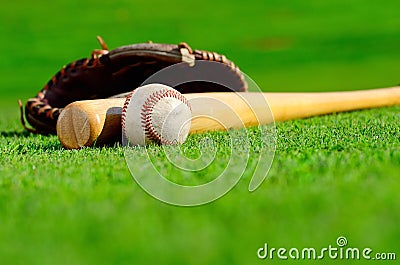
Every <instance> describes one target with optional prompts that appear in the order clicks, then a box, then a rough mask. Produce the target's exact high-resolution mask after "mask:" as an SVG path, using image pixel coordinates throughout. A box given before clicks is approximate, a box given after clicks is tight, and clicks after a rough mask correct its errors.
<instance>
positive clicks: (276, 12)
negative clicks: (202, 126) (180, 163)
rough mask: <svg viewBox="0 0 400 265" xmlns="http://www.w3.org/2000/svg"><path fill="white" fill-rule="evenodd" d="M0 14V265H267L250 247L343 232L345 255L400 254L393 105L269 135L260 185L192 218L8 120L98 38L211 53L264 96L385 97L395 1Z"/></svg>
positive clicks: (16, 7) (112, 6)
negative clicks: (271, 154) (273, 142)
mask: <svg viewBox="0 0 400 265" xmlns="http://www.w3.org/2000/svg"><path fill="white" fill-rule="evenodd" d="M1 6H2V8H1V9H0V21H1V22H0V25H1V27H0V36H1V38H2V41H1V42H0V51H1V53H2V55H1V60H0V73H1V79H0V95H1V96H0V104H1V107H0V111H1V117H0V118H1V120H0V133H1V141H0V142H1V145H2V146H1V150H0V161H1V166H0V180H1V181H0V184H1V185H0V189H1V190H0V264H265V263H279V260H273V261H270V260H266V261H260V260H258V259H257V258H256V250H257V249H258V248H259V247H261V246H262V245H263V244H264V242H267V243H269V244H271V245H272V246H274V247H280V246H286V247H298V248H301V247H306V246H308V247H316V248H318V247H326V246H327V245H328V244H332V245H334V244H335V240H336V238H337V237H338V236H340V235H342V234H343V235H345V236H348V240H349V242H350V245H351V246H354V247H360V248H362V247H366V246H369V247H372V248H374V249H375V250H376V251H397V252H398V253H397V254H398V255H400V251H399V245H400V244H399V243H400V229H399V227H398V224H399V221H400V216H399V214H400V212H399V207H400V205H399V201H400V197H399V190H398V189H399V187H400V185H399V180H398V177H399V171H400V170H399V169H400V154H399V151H398V150H399V147H400V143H399V120H400V119H399V114H398V111H399V110H400V109H399V108H398V107H393V108H385V109H381V110H371V111H364V112H358V113H356V114H353V113H346V114H343V115H339V116H338V117H336V116H329V117H322V118H315V119H309V120H306V121H295V122H288V123H285V124H278V132H279V133H278V135H279V137H280V140H278V150H277V156H276V159H275V161H274V164H273V167H272V169H271V175H270V179H268V180H267V181H266V182H265V183H264V184H263V186H262V188H261V189H259V190H257V191H256V192H255V193H252V194H250V193H248V192H247V191H246V187H247V186H246V185H247V183H248V182H246V184H242V185H239V187H237V188H235V189H234V190H233V191H232V192H231V193H230V194H228V195H227V196H225V197H224V198H222V199H221V200H219V201H217V202H215V203H213V204H210V205H207V206H203V207H195V208H180V207H172V206H169V205H165V204H163V203H160V202H158V201H156V200H154V199H152V198H150V197H149V196H147V195H146V194H145V193H144V192H143V191H142V190H141V189H140V188H139V187H138V186H137V185H136V184H135V183H134V182H133V181H131V179H130V178H129V175H128V174H127V169H126V165H125V163H123V162H124V161H123V154H122V151H121V150H120V149H116V150H114V149H105V150H104V149H89V150H84V151H81V152H80V151H66V150H62V148H61V147H60V144H59V143H58V141H57V139H56V138H55V137H49V138H46V137H42V136H29V137H28V136H27V135H24V134H22V131H23V129H22V127H21V126H20V125H19V121H18V115H19V113H18V107H17V99H19V98H21V99H22V100H26V99H27V98H30V97H32V96H34V95H35V94H36V93H37V92H38V91H39V90H40V89H41V88H42V86H43V85H44V84H45V83H46V82H47V81H48V80H49V79H50V77H51V76H52V75H53V74H55V73H56V72H57V71H58V70H59V69H60V68H61V67H62V66H63V65H64V64H67V63H69V62H71V61H73V60H75V59H79V58H82V57H88V56H90V53H91V51H92V50H93V49H95V48H99V45H98V43H97V40H96V35H101V36H102V37H103V38H104V39H105V41H106V43H107V44H108V46H109V48H111V49H112V48H114V47H117V46H120V45H125V44H130V43H139V42H146V41H148V40H152V41H153V42H160V43H178V42H181V41H185V42H187V43H188V44H189V45H191V46H192V47H193V48H198V49H204V50H211V51H216V52H219V53H222V54H225V55H227V57H228V58H230V59H232V60H233V61H234V62H235V63H236V64H237V65H239V67H240V68H241V70H242V71H243V72H245V73H246V74H247V75H249V76H250V77H251V78H252V79H253V80H254V81H255V82H256V83H258V85H259V86H260V87H261V89H262V90H264V91H333V90H356V89H367V88H378V87H386V86H392V85H396V84H398V83H400V75H399V63H400V15H399V11H400V1H397V0H382V1H373V0H336V1H318V0H308V1H304V0H291V1H278V0H264V1H252V0H249V1H236V0H235V1H232V0H230V1H227V0H224V1H209V0H203V1H192V2H190V1H147V2H145V1H128V0H126V1H93V0H91V1H66V0H61V1H40V0H39V1H27V0H16V1H10V2H7V3H2V5H1ZM364 122H365V123H367V124H369V125H371V127H367V126H366V125H365V124H364ZM331 128H334V129H335V130H331ZM321 139H322V140H321ZM35 150H36V151H35ZM127 176H128V177H127ZM292 262H293V261H281V263H282V264H291V263H292ZM329 262H332V263H333V261H329V260H326V261H325V262H324V264H328V263H329ZM306 263H309V262H306ZM350 263H351V262H350ZM358 263H361V262H357V261H355V262H354V264H358ZM372 263H373V262H371V264H372ZM381 264H384V263H383V262H381Z"/></svg>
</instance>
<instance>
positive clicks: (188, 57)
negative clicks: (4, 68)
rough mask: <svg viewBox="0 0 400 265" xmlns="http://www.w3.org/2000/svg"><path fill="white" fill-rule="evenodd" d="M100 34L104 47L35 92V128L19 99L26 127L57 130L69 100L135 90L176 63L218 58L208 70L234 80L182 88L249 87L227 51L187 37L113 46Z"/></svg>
mask: <svg viewBox="0 0 400 265" xmlns="http://www.w3.org/2000/svg"><path fill="white" fill-rule="evenodd" d="M98 40H99V42H100V45H101V46H102V49H101V50H94V51H93V52H92V56H91V58H90V59H87V58H84V59H80V60H77V61H74V62H72V63H70V64H67V65H66V66H64V67H63V68H62V69H61V70H60V71H59V72H57V73H56V74H55V75H54V76H53V77H52V78H51V79H50V81H48V82H47V84H46V85H45V86H44V87H43V89H42V90H41V91H40V92H39V93H38V94H37V95H36V97H34V98H31V99H29V100H28V101H27V103H26V105H25V117H26V119H27V120H28V122H29V123H30V124H31V125H32V126H33V129H31V128H28V127H27V126H25V121H24V117H23V116H24V115H23V111H22V103H21V102H20V108H21V121H22V124H23V126H24V127H25V129H27V130H28V131H31V132H35V133H42V134H55V133H56V123H57V118H58V116H59V114H60V112H61V111H62V108H63V107H65V106H66V105H68V104H69V103H71V102H74V101H77V100H87V99H100V98H108V97H111V96H113V95H116V94H122V93H126V92H130V91H132V90H133V89H135V88H137V87H138V86H140V85H141V84H142V83H143V81H145V80H146V79H148V78H149V77H150V76H152V75H153V74H154V73H156V72H158V71H159V70H161V69H164V68H166V67H168V66H171V65H174V64H177V63H182V65H184V66H186V67H187V68H188V69H189V68H190V67H193V66H194V65H196V62H199V61H212V62H219V64H217V63H214V64H212V65H213V67H212V69H210V70H209V71H208V72H209V73H211V72H212V74H213V75H219V76H220V75H223V76H224V80H227V82H228V85H229V88H228V86H224V85H221V84H216V83H206V82H202V81H198V82H196V81H194V82H190V83H185V84H180V85H177V86H175V87H174V88H175V89H177V90H178V91H179V92H181V93H194V92H196V93H198V92H220V91H221V92H222V91H247V84H246V81H245V80H244V76H243V74H242V73H241V72H240V70H239V68H238V67H237V66H235V64H234V63H233V62H231V61H230V60H228V59H226V57H225V56H224V55H220V54H217V53H215V52H208V51H202V50H192V49H191V48H190V47H189V46H188V45H187V44H186V43H180V44H179V45H173V44H156V43H151V42H149V43H141V44H132V45H127V46H122V47H118V48H116V49H114V50H111V51H109V50H108V49H107V46H106V45H105V43H104V41H103V40H102V39H101V38H100V37H98ZM215 65H216V66H215ZM203 69H205V68H203ZM200 71H203V70H200ZM205 72H207V71H205ZM206 75H207V73H206ZM206 77H207V76H206ZM167 85H168V84H167Z"/></svg>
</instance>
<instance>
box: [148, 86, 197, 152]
mask: <svg viewBox="0 0 400 265" xmlns="http://www.w3.org/2000/svg"><path fill="white" fill-rule="evenodd" d="M162 98H176V99H178V100H179V101H181V102H182V103H184V104H185V105H186V106H187V107H188V108H189V109H190V111H191V110H192V108H191V106H190V105H189V102H188V100H187V99H186V98H185V97H184V96H183V95H182V94H180V93H178V92H177V91H176V90H165V89H164V90H159V91H156V92H154V93H153V94H151V95H150V96H149V97H148V98H147V100H146V101H145V103H144V104H143V106H142V112H141V117H142V126H143V129H144V132H145V134H146V136H147V138H148V139H150V140H153V141H155V142H157V143H158V144H174V142H171V141H169V140H167V139H162V137H161V135H160V134H159V133H158V132H157V131H156V129H155V128H154V126H153V118H152V113H153V108H154V106H155V105H156V104H157V102H158V101H160V100H161V99H162Z"/></svg>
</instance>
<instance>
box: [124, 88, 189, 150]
mask: <svg viewBox="0 0 400 265" xmlns="http://www.w3.org/2000/svg"><path fill="white" fill-rule="evenodd" d="M190 121H191V107H190V105H189V102H188V101H187V99H186V98H185V97H184V96H183V95H182V94H181V93H179V92H178V91H176V90H175V89H173V88H171V87H169V86H166V85H162V84H149V85H145V86H142V87H139V88H137V89H135V90H134V91H132V92H131V93H130V94H129V95H128V97H127V98H126V101H125V104H124V106H123V109H122V116H121V123H122V137H123V139H122V140H123V144H124V145H126V144H129V145H146V144H148V143H150V142H156V143H158V144H181V143H183V142H184V141H185V140H186V138H187V136H188V134H189V130H190Z"/></svg>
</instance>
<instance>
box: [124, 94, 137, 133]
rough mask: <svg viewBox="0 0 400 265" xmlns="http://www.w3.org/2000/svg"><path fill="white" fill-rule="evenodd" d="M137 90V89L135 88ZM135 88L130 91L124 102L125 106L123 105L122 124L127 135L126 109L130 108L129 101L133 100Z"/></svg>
mask: <svg viewBox="0 0 400 265" xmlns="http://www.w3.org/2000/svg"><path fill="white" fill-rule="evenodd" d="M135 90H136V89H135ZM135 90H133V91H132V92H130V93H129V94H128V96H127V97H126V99H125V102H124V106H123V107H122V114H121V125H122V132H123V133H124V135H125V136H126V132H125V119H126V110H127V108H128V105H129V102H130V101H131V98H132V95H133V93H135Z"/></svg>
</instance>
